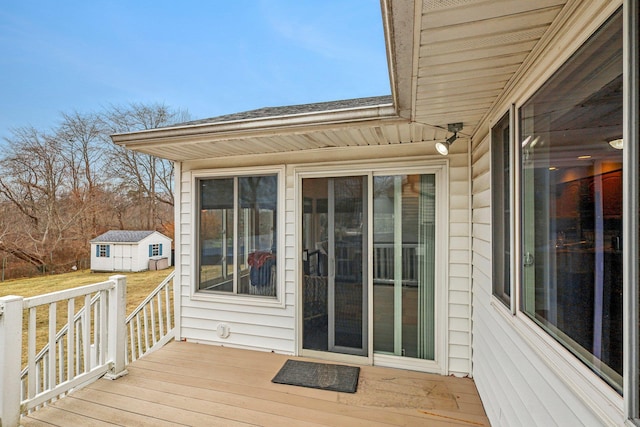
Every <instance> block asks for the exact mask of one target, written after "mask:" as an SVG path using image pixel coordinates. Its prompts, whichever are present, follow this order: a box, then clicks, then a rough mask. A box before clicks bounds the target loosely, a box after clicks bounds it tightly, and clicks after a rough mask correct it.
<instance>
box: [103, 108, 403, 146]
mask: <svg viewBox="0 0 640 427" xmlns="http://www.w3.org/2000/svg"><path fill="white" fill-rule="evenodd" d="M389 120H390V121H402V119H401V118H400V117H398V115H397V114H396V110H395V107H394V106H393V105H392V104H386V105H379V106H373V107H359V108H351V109H345V110H333V111H324V112H313V113H303V114H297V115H290V116H276V117H265V118H261V119H247V120H236V121H229V122H222V123H206V124H197V125H190V126H176V127H167V128H159V129H149V130H144V131H138V132H133V133H124V134H115V135H112V136H111V139H112V140H113V142H114V143H116V144H118V145H123V146H128V147H135V146H141V145H143V146H145V147H151V146H154V145H163V144H167V143H175V142H177V141H179V140H182V139H185V140H186V139H188V141H189V142H195V141H196V140H207V141H215V140H219V139H224V140H229V139H239V138H246V137H249V136H253V137H255V136H261V135H272V134H274V133H282V132H287V130H289V131H291V132H292V133H296V132H297V133H302V132H301V130H303V131H304V132H308V131H315V130H322V129H324V128H326V127H336V125H340V124H342V125H344V126H345V127H347V126H353V125H363V124H366V123H368V122H377V123H379V122H381V121H389Z"/></svg>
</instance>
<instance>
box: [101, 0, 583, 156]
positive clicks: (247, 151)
mask: <svg viewBox="0 0 640 427" xmlns="http://www.w3.org/2000/svg"><path fill="white" fill-rule="evenodd" d="M565 1H566V0H537V1H535V2H533V1H530V0H446V1H442V0H414V1H411V0H402V1H398V0H381V3H382V15H383V22H384V26H385V34H386V40H387V51H388V56H389V72H390V78H391V86H392V96H391V97H389V98H388V100H387V101H386V103H385V102H381V103H380V104H379V105H365V106H362V107H358V108H344V106H343V105H341V104H340V103H336V104H332V103H327V105H328V106H331V105H337V106H338V107H337V108H338V109H337V110H331V109H329V110H327V111H312V112H303V113H301V112H300V111H299V110H296V109H295V108H292V109H290V110H286V109H285V110H284V111H288V113H286V114H284V115H280V116H275V117H274V116H271V117H251V118H243V119H240V120H237V118H236V117H234V116H233V115H232V116H228V117H225V119H227V121H224V120H223V121H222V122H221V121H216V120H214V119H210V120H201V121H198V122H193V123H188V124H184V125H179V126H176V127H172V128H164V129H152V130H147V131H141V132H135V133H130V134H122V135H114V136H112V138H113V140H114V142H115V143H117V144H120V145H123V146H126V147H128V148H130V149H133V150H136V151H140V152H144V153H148V154H153V155H156V156H159V157H163V158H167V159H170V160H175V161H188V160H197V159H207V158H220V157H230V156H242V155H260V154H274V153H276V154H277V153H291V152H298V151H307V150H322V149H326V148H339V147H348V146H373V145H390V144H410V143H417V142H422V141H437V140H444V139H446V138H447V137H448V136H450V133H448V132H447V125H448V124H449V123H459V122H462V123H463V126H464V128H463V130H462V132H460V134H461V136H471V135H473V134H474V133H475V132H476V131H477V129H478V125H479V124H480V123H481V122H482V120H483V118H484V117H485V116H486V115H487V114H488V113H489V111H490V110H491V107H492V106H493V105H494V104H496V103H497V102H499V99H500V95H501V94H502V93H503V92H504V90H505V88H507V87H508V86H509V85H510V84H513V81H514V79H515V77H516V76H517V75H518V71H519V70H520V71H522V69H523V67H524V66H526V61H527V58H528V57H529V55H530V54H531V52H532V50H533V49H534V48H535V46H536V45H537V44H538V42H539V41H540V39H541V38H542V36H543V34H545V32H547V30H548V29H549V26H550V25H551V24H552V22H553V21H554V20H555V19H556V18H557V17H558V14H559V12H560V11H561V10H562V8H563V6H564V4H565ZM570 1H573V0H570ZM380 98H384V97H380ZM371 99H374V98H371ZM318 105H319V104H318ZM346 105H349V104H348V103H347V104H346ZM265 110H269V109H265ZM271 110H278V108H276V109H271ZM257 111H260V110H257ZM278 111H279V110H278ZM218 119H220V118H218Z"/></svg>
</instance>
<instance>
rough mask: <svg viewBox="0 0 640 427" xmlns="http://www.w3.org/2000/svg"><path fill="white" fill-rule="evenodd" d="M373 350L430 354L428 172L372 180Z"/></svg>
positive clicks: (431, 201) (431, 207)
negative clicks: (425, 173) (426, 173)
mask: <svg viewBox="0 0 640 427" xmlns="http://www.w3.org/2000/svg"><path fill="white" fill-rule="evenodd" d="M373 194H374V199H373V224H374V230H373V251H374V253H373V312H374V321H373V330H374V337H373V349H374V352H376V353H379V354H388V355H395V356H405V357H413V358H419V359H427V360H433V359H434V358H435V339H434V333H435V326H434V325H435V316H434V298H435V231H436V227H435V225H436V222H435V219H436V215H435V213H436V211H435V207H436V204H435V202H436V193H435V176H434V175H391V176H375V177H374V181H373Z"/></svg>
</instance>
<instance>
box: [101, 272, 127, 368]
mask: <svg viewBox="0 0 640 427" xmlns="http://www.w3.org/2000/svg"><path fill="white" fill-rule="evenodd" d="M109 280H113V281H115V282H116V285H115V287H113V288H112V289H111V290H110V291H109V326H108V327H109V332H108V336H109V338H108V352H109V360H111V361H112V362H113V367H112V368H111V372H108V373H107V374H106V375H105V378H107V379H110V380H115V379H116V378H120V377H121V376H123V375H126V374H127V370H126V369H125V368H126V365H125V360H126V359H125V352H126V351H127V346H126V342H127V328H126V325H125V322H126V319H127V312H126V310H127V277H126V276H123V275H121V274H119V275H116V276H111V277H109Z"/></svg>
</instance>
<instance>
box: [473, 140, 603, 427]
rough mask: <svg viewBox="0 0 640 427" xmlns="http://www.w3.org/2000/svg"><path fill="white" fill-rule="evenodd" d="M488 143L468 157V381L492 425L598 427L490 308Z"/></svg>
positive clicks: (503, 315)
mask: <svg viewBox="0 0 640 427" xmlns="http://www.w3.org/2000/svg"><path fill="white" fill-rule="evenodd" d="M489 158H490V152H489V138H488V137H487V138H485V139H484V140H483V141H482V142H481V143H480V144H478V145H477V146H476V147H475V149H474V152H473V156H472V164H473V169H472V176H473V182H474V185H473V215H472V217H473V244H472V251H473V253H472V260H473V261H472V264H473V265H472V279H473V295H472V302H473V309H472V314H473V315H472V325H473V377H474V379H475V381H476V385H477V387H478V391H479V393H480V396H481V398H482V402H483V404H484V407H485V410H486V411H487V415H488V416H489V419H490V420H491V423H492V425H496V426H515V425H522V426H524V425H526V426H535V425H538V426H555V425H593V426H596V425H601V421H599V420H597V419H595V417H594V416H593V413H592V412H591V411H590V410H589V409H588V408H587V407H585V406H584V403H582V402H581V401H579V399H578V398H577V397H576V396H575V394H573V392H572V391H571V390H569V389H568V388H567V387H566V386H565V384H564V383H562V382H561V381H560V380H559V379H558V378H557V377H556V376H555V375H554V374H553V372H552V371H551V370H550V369H549V368H548V367H547V365H546V364H545V362H544V361H543V360H541V359H540V357H539V356H537V354H536V353H534V351H533V349H531V348H530V347H529V344H528V343H527V342H526V341H525V340H524V339H523V337H521V336H520V335H519V334H518V333H517V332H516V331H515V330H514V328H513V327H512V326H511V322H510V320H509V319H510V318H511V315H510V313H509V312H508V311H507V310H506V308H502V307H501V306H500V304H501V303H500V302H498V301H497V300H493V302H492V285H491V277H492V271H491V238H492V234H491V192H490V189H489V188H488V185H489V182H490V179H489V176H490V167H489V164H490V162H489Z"/></svg>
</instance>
